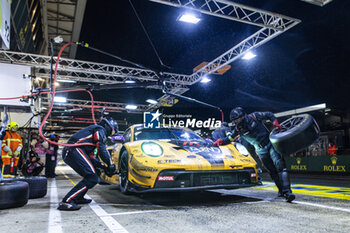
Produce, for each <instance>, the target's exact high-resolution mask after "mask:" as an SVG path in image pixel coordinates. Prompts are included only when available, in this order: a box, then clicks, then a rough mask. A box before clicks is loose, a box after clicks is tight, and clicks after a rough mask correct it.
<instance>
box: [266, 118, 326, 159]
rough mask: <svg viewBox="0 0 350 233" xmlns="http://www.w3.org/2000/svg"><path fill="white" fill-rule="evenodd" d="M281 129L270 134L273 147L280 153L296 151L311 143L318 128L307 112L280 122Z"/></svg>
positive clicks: (315, 137) (316, 135) (317, 132)
mask: <svg viewBox="0 0 350 233" xmlns="http://www.w3.org/2000/svg"><path fill="white" fill-rule="evenodd" d="M281 126H282V129H278V128H276V129H274V130H273V131H272V132H271V134H270V141H271V143H272V145H273V147H274V148H275V149H276V150H277V151H278V152H279V153H280V154H282V155H288V154H292V153H295V152H298V151H300V150H302V149H304V148H306V147H308V146H309V145H311V144H312V143H313V142H314V141H315V140H316V139H317V138H318V136H319V133H320V128H319V126H318V125H317V122H316V121H315V120H314V118H313V117H312V116H311V115H309V114H301V115H297V116H294V117H292V118H289V119H287V120H286V121H284V122H282V123H281Z"/></svg>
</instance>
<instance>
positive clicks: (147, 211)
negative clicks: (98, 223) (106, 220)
mask: <svg viewBox="0 0 350 233" xmlns="http://www.w3.org/2000/svg"><path fill="white" fill-rule="evenodd" d="M169 210H178V209H167V210H140V211H128V212H120V213H111V214H107V215H106V216H115V215H128V214H145V213H154V212H161V211H169Z"/></svg>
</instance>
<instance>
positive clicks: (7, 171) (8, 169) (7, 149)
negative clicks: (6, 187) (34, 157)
mask: <svg viewBox="0 0 350 233" xmlns="http://www.w3.org/2000/svg"><path fill="white" fill-rule="evenodd" d="M18 128H19V126H18V124H17V123H16V122H14V121H12V122H10V124H8V126H7V130H6V131H5V136H4V138H3V140H2V147H1V163H2V164H1V171H2V175H3V177H4V178H11V177H15V176H16V175H17V164H18V159H19V155H20V153H21V150H22V147H23V144H22V138H21V136H20V135H19V134H18V133H16V131H17V130H18Z"/></svg>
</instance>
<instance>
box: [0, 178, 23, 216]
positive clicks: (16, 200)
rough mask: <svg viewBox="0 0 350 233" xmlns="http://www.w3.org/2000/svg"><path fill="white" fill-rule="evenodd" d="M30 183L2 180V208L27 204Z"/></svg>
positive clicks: (0, 192)
mask: <svg viewBox="0 0 350 233" xmlns="http://www.w3.org/2000/svg"><path fill="white" fill-rule="evenodd" d="M28 197H29V185H28V183H26V182H23V181H14V180H2V181H0V210H2V209H8V208H14V207H21V206H24V205H25V204H27V202H28Z"/></svg>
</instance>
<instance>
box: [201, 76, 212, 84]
mask: <svg viewBox="0 0 350 233" xmlns="http://www.w3.org/2000/svg"><path fill="white" fill-rule="evenodd" d="M210 81H211V79H210V78H208V77H207V76H204V77H203V78H202V80H201V83H208V82H210Z"/></svg>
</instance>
